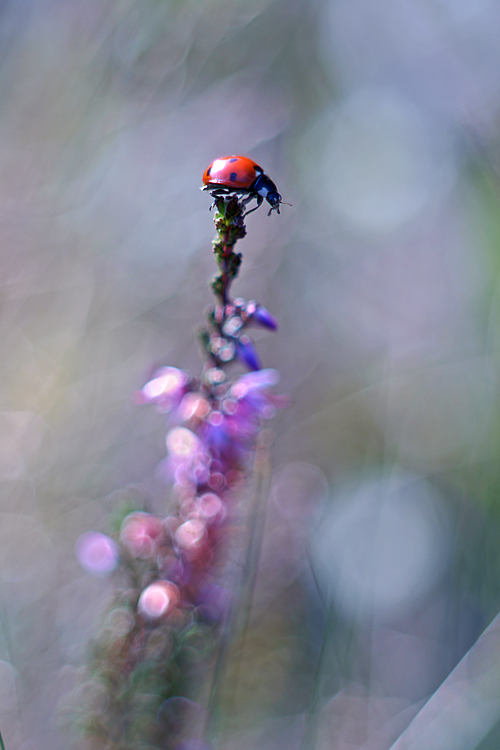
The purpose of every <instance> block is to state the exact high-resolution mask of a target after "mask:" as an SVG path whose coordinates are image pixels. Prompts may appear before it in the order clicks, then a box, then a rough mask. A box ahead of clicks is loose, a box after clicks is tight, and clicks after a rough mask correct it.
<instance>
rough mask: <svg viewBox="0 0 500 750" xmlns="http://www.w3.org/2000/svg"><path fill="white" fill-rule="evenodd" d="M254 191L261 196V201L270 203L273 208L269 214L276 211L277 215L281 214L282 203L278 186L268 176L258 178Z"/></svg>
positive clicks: (262, 175)
mask: <svg viewBox="0 0 500 750" xmlns="http://www.w3.org/2000/svg"><path fill="white" fill-rule="evenodd" d="M252 190H253V191H254V192H255V193H258V195H260V196H261V198H260V200H262V198H265V199H266V201H267V202H268V203H269V205H270V206H271V209H270V211H269V214H270V213H271V211H276V212H277V213H279V212H280V203H282V200H281V195H280V194H279V193H278V189H277V187H276V185H275V184H274V182H273V181H272V180H271V179H270V178H269V177H268V176H267V174H265V173H263V174H260V175H259V176H258V177H257V179H256V180H255V182H254V184H253V186H252Z"/></svg>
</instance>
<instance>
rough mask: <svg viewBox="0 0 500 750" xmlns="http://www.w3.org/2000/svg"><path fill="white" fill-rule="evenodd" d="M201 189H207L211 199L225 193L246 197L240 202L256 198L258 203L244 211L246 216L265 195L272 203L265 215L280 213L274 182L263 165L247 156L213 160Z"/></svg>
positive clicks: (278, 196) (279, 201)
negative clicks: (239, 194) (249, 209)
mask: <svg viewBox="0 0 500 750" xmlns="http://www.w3.org/2000/svg"><path fill="white" fill-rule="evenodd" d="M202 190H208V191H209V192H210V193H211V195H213V197H214V198H217V197H220V196H221V195H227V194H228V193H241V194H242V195H246V196H247V197H246V198H245V199H244V201H243V203H248V202H249V201H251V200H252V199H253V198H255V199H256V201H257V205H256V206H255V208H252V209H251V211H247V215H248V214H251V213H252V211H256V210H257V209H258V207H259V206H260V205H261V204H262V202H263V200H264V198H265V199H266V201H267V202H268V203H269V205H270V206H271V208H270V209H269V214H268V216H270V214H271V212H272V211H276V212H277V213H279V212H280V203H282V200H281V195H280V194H279V193H278V189H277V187H276V185H275V184H274V182H273V181H272V180H271V179H270V178H269V177H268V176H267V174H266V173H265V172H264V170H263V169H262V167H259V165H258V164H256V163H255V162H254V161H252V159H249V158H248V157H247V156H224V157H222V158H221V159H216V160H215V161H213V162H212V164H211V165H210V166H209V167H208V169H206V170H205V173H204V175H203V187H202Z"/></svg>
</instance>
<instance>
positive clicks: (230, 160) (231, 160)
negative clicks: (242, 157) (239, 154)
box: [229, 158, 238, 163]
mask: <svg viewBox="0 0 500 750" xmlns="http://www.w3.org/2000/svg"><path fill="white" fill-rule="evenodd" d="M233 161H238V159H236V158H235V159H229V162H230V163H231V162H233Z"/></svg>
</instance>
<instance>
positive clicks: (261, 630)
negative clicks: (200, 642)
mask: <svg viewBox="0 0 500 750" xmlns="http://www.w3.org/2000/svg"><path fill="white" fill-rule="evenodd" d="M499 25H500V6H499V5H498V4H497V3H496V2H494V0H454V1H453V2H452V1H451V0H382V1H381V2H378V3H373V2H370V1H369V0H254V1H253V2H248V0H101V2H99V3H89V2H83V0H3V1H2V2H1V4H0V99H1V102H2V105H1V108H0V165H1V169H0V194H1V201H0V215H1V221H0V285H1V286H0V289H1V315H0V351H1V359H2V365H1V378H0V399H1V411H0V491H1V494H0V571H1V573H0V575H1V577H0V730H1V732H2V734H3V736H4V741H5V744H6V749H7V750H35V749H36V750H49V748H50V750H62V749H63V748H68V747H74V748H81V747H83V744H82V741H81V740H80V739H79V738H78V736H75V735H72V733H71V730H70V729H68V725H70V724H71V711H72V708H71V706H72V705H73V704H74V702H75V695H76V696H77V697H76V702H78V692H77V691H78V685H79V682H80V679H81V664H82V661H83V659H84V655H85V647H86V643H87V641H88V639H89V637H90V636H91V635H92V633H93V632H94V631H95V629H96V628H97V625H98V623H99V618H100V615H101V613H102V612H103V609H104V607H105V605H106V602H107V601H108V600H109V596H110V592H111V588H112V583H111V582H110V581H109V580H107V579H102V578H93V577H92V576H90V575H87V574H85V573H84V572H83V571H82V569H81V568H80V567H79V565H78V563H77V561H76V558H75V553H74V545H75V541H76V539H77V538H78V537H79V535H80V534H82V533H83V532H85V531H88V530H90V529H96V530H99V531H104V532H105V531H107V530H108V529H109V528H110V523H111V521H110V518H111V517H112V515H113V512H114V511H116V510H117V509H119V508H121V507H124V506H126V505H127V504H131V505H133V504H137V505H141V503H144V502H145V503H146V504H147V506H148V507H151V508H153V509H156V510H158V511H160V512H161V509H162V502H164V498H165V494H166V490H165V489H164V488H163V487H162V486H161V484H160V483H159V481H158V480H157V479H156V477H155V467H156V465H157V464H158V462H159V461H160V460H161V459H162V458H163V456H164V453H165V447H164V423H163V420H162V419H161V418H160V417H159V416H158V415H157V414H156V413H155V412H154V411H153V410H152V409H149V408H147V407H138V406H134V405H133V402H132V399H131V394H132V393H133V392H134V391H136V390H137V389H139V388H140V387H142V385H143V383H144V382H146V379H147V378H148V377H149V375H150V374H151V372H152V371H153V370H154V368H155V367H156V366H158V365H161V364H169V365H173V366H177V367H181V368H184V369H187V370H190V371H192V372H193V373H195V374H196V373H199V372H200V369H201V365H202V360H201V358H200V354H199V351H198V347H197V344H196V338H195V330H196V327H197V325H198V324H199V322H200V321H201V319H202V313H203V309H204V307H205V306H206V305H207V304H208V303H209V302H210V300H211V295H210V291H209V288H208V283H207V280H208V278H209V277H210V275H211V274H212V273H213V272H214V270H215V264H214V259H213V256H212V252H211V240H212V237H213V226H212V221H211V215H210V214H209V211H208V206H209V203H210V198H209V196H207V195H206V194H203V193H201V192H200V191H199V186H200V185H201V176H202V174H203V172H204V170H205V169H206V167H207V166H208V165H209V164H210V163H211V161H213V159H214V158H216V157H218V156H224V155H228V154H244V155H247V156H250V157H251V158H252V159H254V160H256V161H258V162H259V163H260V164H261V165H262V166H263V168H264V169H265V170H266V172H267V173H268V174H269V175H270V176H271V178H272V179H273V180H274V181H275V182H276V184H277V186H278V189H279V191H280V192H281V193H282V195H283V200H285V201H287V202H289V203H291V204H292V207H289V206H283V208H282V213H281V216H277V215H273V216H271V217H269V218H268V217H267V216H266V213H267V212H266V210H265V209H261V210H260V211H258V212H255V213H253V214H252V215H251V216H250V217H249V219H248V236H247V238H246V239H245V240H244V241H243V242H242V243H241V246H240V247H239V249H240V250H241V251H242V252H243V253H244V263H243V267H242V272H241V274H240V278H239V279H238V280H237V281H236V283H235V285H234V292H235V294H238V295H241V296H243V297H245V298H247V299H252V298H256V299H258V300H259V301H260V302H261V303H262V304H263V305H265V306H266V307H267V308H268V309H269V310H270V311H271V313H272V314H273V315H275V316H276V317H277V318H278V320H279V321H280V330H279V331H278V332H277V333H276V334H271V335H270V334H268V333H265V334H263V335H260V334H256V336H255V340H256V341H257V344H258V348H259V352H260V354H261V357H262V360H263V362H264V364H265V366H268V367H274V368H277V369H279V370H280V372H281V376H282V379H281V383H280V386H279V389H280V390H281V392H283V393H287V394H289V395H290V397H291V406H290V407H289V408H288V409H287V410H286V411H283V412H280V414H279V415H278V417H277V419H276V420H275V422H274V424H273V429H274V430H275V442H274V447H273V454H274V455H273V463H274V476H273V480H272V485H271V491H270V496H269V505H268V511H267V522H266V531H265V536H264V540H263V546H262V554H261V560H260V566H261V567H260V575H259V577H258V581H257V589H256V592H255V597H254V605H253V611H252V619H251V628H250V631H249V633H248V637H247V642H246V651H245V654H244V655H243V657H242V658H243V659H244V660H245V661H244V664H245V668H244V669H241V670H240V680H239V682H238V687H237V691H236V694H235V696H234V701H233V703H234V705H233V722H232V724H231V725H230V728H229V730H230V739H229V740H228V742H229V744H228V745H227V746H225V747H227V748H229V747H230V748H232V750H254V749H255V748H259V750H275V749H276V750H279V749H280V748H292V749H295V748H297V750H298V748H301V750H310V748H317V749H318V750H330V748H331V749H335V750H348V749H349V750H354V749H355V748H364V749H365V750H384V749H385V748H387V749H388V748H389V747H390V746H391V744H392V742H394V741H395V740H396V739H397V737H398V735H399V734H400V733H401V732H402V731H403V730H404V729H405V727H407V725H408V724H409V723H410V722H411V720H412V719H413V717H414V716H415V715H416V714H417V713H418V712H419V710H420V709H421V707H422V705H423V704H424V703H425V701H426V700H427V699H428V698H429V696H431V695H433V693H435V691H436V690H438V688H439V686H440V684H441V683H442V682H443V680H445V678H446V677H447V675H448V674H449V673H450V672H451V670H452V669H453V668H454V667H455V665H456V664H457V663H458V662H459V661H460V659H461V658H462V657H463V656H464V654H465V653H466V652H467V650H468V649H469V648H470V647H471V646H473V644H475V643H476V640H477V638H478V636H479V635H480V633H481V632H482V630H483V629H484V627H485V626H487V625H488V623H489V622H490V621H491V620H493V618H494V617H495V616H496V614H497V612H498V611H499V610H500V553H499V549H500V491H499V486H500V485H499V480H500V467H499V453H500V404H499V398H498V396H499V376H500V357H499V346H500V340H499V334H500V325H499V324H500V305H499V292H500V290H499V284H498V279H499V271H500V211H499V208H500V130H499V122H500V121H499V115H500V44H499V41H498V28H499ZM235 372H237V369H235ZM481 644H482V650H481V654H482V655H481V659H479V660H478V661H476V662H474V664H475V666H472V667H471V669H470V678H471V691H470V694H469V693H467V690H466V692H465V698H464V706H466V704H467V701H469V700H470V701H472V702H475V705H478V704H480V703H481V699H482V697H481V696H479V697H478V694H477V692H474V687H473V683H474V679H475V676H476V675H475V671H474V670H479V671H481V669H484V665H485V664H486V663H488V664H489V665H492V664H493V665H494V669H495V670H497V667H498V658H499V657H498V649H497V648H496V647H494V643H493V644H492V643H489V645H488V643H486V645H484V644H483V642H481ZM495 659H497V662H495ZM499 674H500V667H498V674H497V672H495V675H496V676H497V680H498V675H499ZM491 684H493V685H495V684H497V681H495V679H493V680H492V682H491ZM75 691H76V692H75ZM497 692H498V691H496V689H495V691H494V694H492V693H489V694H488V695H487V696H486V698H487V701H488V705H489V706H490V708H491V710H490V711H489V713H488V717H487V718H485V719H484V721H482V722H481V728H480V729H479V730H478V731H476V733H474V732H470V733H469V734H468V735H467V736H465V734H464V737H463V738H462V740H463V744H460V745H459V744H455V745H454V746H453V747H454V750H458V748H462V747H463V748H464V749H466V748H467V749H470V750H474V748H480V750H489V749H490V748H491V750H496V748H497V747H498V743H499V739H498V737H499V730H498V726H497V722H498V720H499V718H500V705H499V704H498V701H497V702H495V700H496V698H498V695H497ZM483 697H484V696H483ZM486 698H485V700H486ZM464 715H466V711H465V708H464ZM68 717H69V718H68ZM446 747H447V746H446V744H445V742H444V741H443V743H442V744H441V748H442V749H443V750H444V749H445V748H446Z"/></svg>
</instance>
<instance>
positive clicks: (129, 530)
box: [120, 512, 163, 560]
mask: <svg viewBox="0 0 500 750" xmlns="http://www.w3.org/2000/svg"><path fill="white" fill-rule="evenodd" d="M162 535H163V524H162V522H161V520H160V519H159V518H157V517H156V516H152V515H151V514H150V513H139V512H138V513H130V515H128V516H127V517H126V518H125V519H124V520H123V523H122V526H121V530H120V540H121V541H122V543H123V544H124V546H125V547H126V548H127V549H128V551H129V552H130V553H131V554H132V555H133V556H134V557H140V558H142V559H143V560H146V559H147V558H148V557H151V555H152V554H153V553H154V551H155V549H156V545H157V543H158V541H159V540H160V539H161V537H162Z"/></svg>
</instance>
